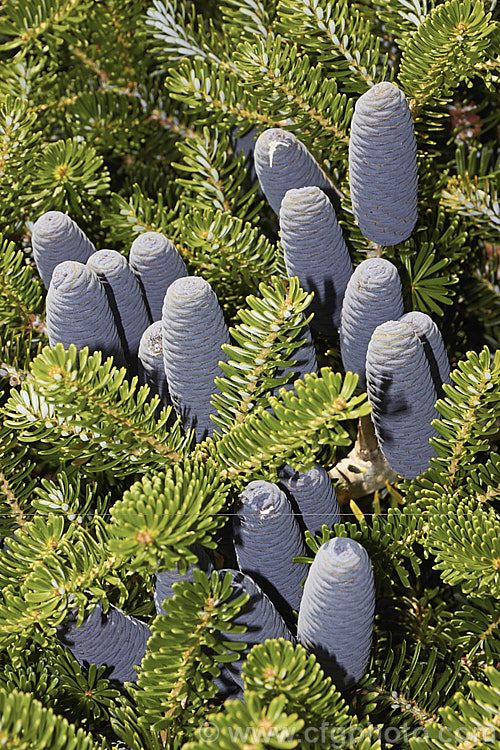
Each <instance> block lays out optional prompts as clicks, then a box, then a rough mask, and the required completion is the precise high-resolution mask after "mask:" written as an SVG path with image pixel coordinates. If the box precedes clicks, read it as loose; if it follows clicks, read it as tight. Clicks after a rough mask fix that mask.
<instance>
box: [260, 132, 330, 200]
mask: <svg viewBox="0 0 500 750" xmlns="http://www.w3.org/2000/svg"><path fill="white" fill-rule="evenodd" d="M254 162H255V171H256V172H257V177H258V178H259V182H260V185H261V187H262V190H263V191H264V194H265V196H266V198H267V200H268V201H269V204H270V206H271V208H272V209H273V211H274V212H275V213H276V214H279V212H280V206H281V201H282V200H283V198H284V196H285V193H286V191H287V190H290V189H291V188H302V187H307V186H311V185H315V186H316V187H319V188H321V189H322V190H326V191H327V192H328V191H331V190H332V184H331V182H330V181H329V180H328V178H327V176H326V175H325V173H324V172H323V170H322V169H321V167H320V166H319V164H318V162H317V161H316V159H315V158H314V157H313V156H312V155H311V154H310V153H309V151H308V150H307V148H306V147H305V146H304V144H303V143H301V141H299V140H298V138H296V137H295V136H294V135H293V133H289V132H288V131H287V130H281V128H271V129H269V130H265V131H264V132H263V133H261V134H260V135H259V137H258V138H257V142H256V144H255V149H254Z"/></svg>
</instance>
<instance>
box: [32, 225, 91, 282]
mask: <svg viewBox="0 0 500 750" xmlns="http://www.w3.org/2000/svg"><path fill="white" fill-rule="evenodd" d="M31 245H32V247H33V257H34V259H35V263H36V266H37V268H38V273H39V274H40V276H41V277H42V281H43V283H44V284H45V286H46V287H47V289H48V288H49V286H50V280H51V278H52V273H53V271H54V268H55V267H56V266H57V265H58V264H59V263H63V262H64V261H65V260H76V261H78V262H79V263H86V262H87V259H88V257H89V256H90V255H91V254H92V253H93V252H95V247H94V245H93V244H92V242H91V241H90V240H89V238H88V237H87V235H86V234H85V232H83V230H82V229H80V227H79V226H78V224H77V223H76V222H75V221H73V219H71V218H70V217H69V216H67V215H66V214H63V213H62V212H61V211H47V212H46V213H44V214H42V216H40V218H39V219H37V220H36V221H35V223H34V225H33V234H32V237H31Z"/></svg>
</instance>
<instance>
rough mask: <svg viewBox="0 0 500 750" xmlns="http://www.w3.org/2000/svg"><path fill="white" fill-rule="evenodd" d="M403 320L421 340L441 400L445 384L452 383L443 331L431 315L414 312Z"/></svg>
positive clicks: (437, 396) (403, 317)
mask: <svg viewBox="0 0 500 750" xmlns="http://www.w3.org/2000/svg"><path fill="white" fill-rule="evenodd" d="M401 320H402V321H403V323H408V324H409V325H410V326H411V327H412V328H413V330H414V331H415V333H416V334H417V336H418V338H419V339H420V341H421V343H422V345H423V347H424V351H425V356H426V357H427V361H428V363H429V367H430V369H431V376H432V381H433V383H434V386H435V388H436V401H437V399H438V398H441V394H442V390H443V389H442V386H443V383H451V378H450V362H449V359H448V355H447V354H446V349H445V346H444V341H443V337H442V336H441V331H440V330H439V328H438V327H437V325H436V324H435V323H434V321H433V320H432V318H431V317H429V315H426V314H425V313H423V312H419V311H418V310H414V311H413V312H409V313H405V315H403V316H402V318H401Z"/></svg>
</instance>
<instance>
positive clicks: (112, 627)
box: [59, 602, 151, 682]
mask: <svg viewBox="0 0 500 750" xmlns="http://www.w3.org/2000/svg"><path fill="white" fill-rule="evenodd" d="M150 635H151V631H150V630H149V628H148V626H147V625H146V624H145V623H144V622H141V620H137V619H136V618H135V617H130V616H129V615H126V614H125V613H124V612H122V611H121V609H117V607H114V606H113V605H110V607H109V611H108V612H107V613H106V614H104V612H103V609H102V604H101V602H98V603H97V605H96V607H95V608H94V609H93V611H92V612H91V613H90V615H88V617H86V618H85V620H84V621H83V623H82V625H80V627H78V628H77V627H76V621H75V618H74V616H73V615H71V616H70V618H69V619H68V621H67V622H66V623H65V624H64V625H63V626H62V627H61V628H60V629H59V637H60V638H61V641H62V643H63V644H64V645H65V646H67V647H68V648H69V649H70V651H71V653H72V654H73V656H74V657H75V659H76V660H77V661H78V662H79V663H80V664H85V663H88V664H97V665H98V666H101V665H102V664H106V665H107V667H108V668H109V669H110V670H111V671H110V674H109V677H110V678H111V679H113V680H119V681H120V682H136V681H137V674H136V671H135V669H134V666H136V665H139V664H140V663H141V661H142V659H143V657H144V654H145V652H146V644H147V642H148V638H149V636H150Z"/></svg>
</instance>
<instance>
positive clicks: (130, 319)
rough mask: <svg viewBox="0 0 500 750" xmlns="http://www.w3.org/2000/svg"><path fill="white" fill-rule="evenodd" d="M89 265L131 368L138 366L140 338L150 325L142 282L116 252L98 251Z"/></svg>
mask: <svg viewBox="0 0 500 750" xmlns="http://www.w3.org/2000/svg"><path fill="white" fill-rule="evenodd" d="M87 265H88V267H89V268H91V269H92V270H93V271H94V272H95V273H96V274H97V275H98V276H99V278H100V280H101V282H102V284H103V286H104V290H105V292H106V294H107V295H108V301H109V306H110V307H111V311H112V312H113V315H114V317H115V323H116V327H117V329H118V333H119V334H120V338H121V339H122V346H123V350H124V351H125V354H126V355H128V356H127V359H129V360H130V364H132V365H135V363H136V360H137V351H138V349H139V342H140V340H141V336H142V334H143V331H144V329H145V328H147V327H148V325H149V315H148V311H147V309H146V305H145V303H144V299H143V296H142V289H141V286H140V284H139V281H138V280H137V277H136V275H135V274H134V272H133V270H132V268H131V267H130V265H129V263H128V261H127V259H126V258H125V257H124V256H123V255H121V254H120V253H118V252H116V250H98V251H97V252H96V253H93V254H92V255H91V256H90V258H89V259H88V261H87Z"/></svg>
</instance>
